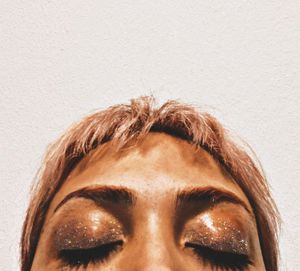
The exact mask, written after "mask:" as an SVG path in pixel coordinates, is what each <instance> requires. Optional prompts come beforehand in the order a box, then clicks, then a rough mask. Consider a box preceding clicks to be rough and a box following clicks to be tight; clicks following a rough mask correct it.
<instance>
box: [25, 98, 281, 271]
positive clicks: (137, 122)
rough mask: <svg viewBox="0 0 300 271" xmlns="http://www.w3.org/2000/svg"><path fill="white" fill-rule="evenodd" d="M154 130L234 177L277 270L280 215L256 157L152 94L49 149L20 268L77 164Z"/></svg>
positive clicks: (95, 119) (217, 128)
mask: <svg viewBox="0 0 300 271" xmlns="http://www.w3.org/2000/svg"><path fill="white" fill-rule="evenodd" d="M149 132H164V133H167V134H170V135H172V136H174V137H179V138H182V139H184V140H186V141H188V142H189V143H190V144H192V145H195V146H198V147H201V148H203V149H205V150H206V151H207V152H208V153H210V154H211V155H212V156H213V157H214V159H215V160H216V161H218V162H219V164H220V165H221V166H222V167H223V168H224V169H225V170H226V171H227V172H228V173H229V174H230V175H231V177H232V178H233V180H234V181H235V182H236V183H237V184H238V185H239V186H240V188H241V189H242V191H243V192H244V194H245V195H246V196H247V198H248V200H249V202H250V204H251V207H252V209H253V212H254V214H255V219H256V224H257V230H258V235H259V241H260V246H261V250H262V255H263V259H264V263H265V267H266V270H267V271H277V270H278V259H279V248H278V230H279V224H280V219H279V213H278V210H277V208H276V205H275V203H274V200H273V199H272V196H271V193H270V189H269V186H268V183H267V180H266V177H265V174H264V172H263V170H262V167H261V165H260V163H259V162H258V160H257V158H255V156H254V154H253V153H252V152H249V150H247V148H245V147H242V146H240V144H237V143H235V142H234V141H233V139H232V138H231V137H230V135H229V133H228V132H227V130H225V129H224V128H223V126H222V125H221V124H220V123H219V122H218V121H217V120H216V119H215V118H214V117H213V116H212V115H210V114H208V113H206V112H199V111H198V110H196V109H195V108H194V107H192V106H190V105H186V104H182V103H179V102H177V101H168V102H166V103H164V104H163V105H162V106H161V107H158V108H157V107H156V106H155V100H154V98H153V97H148V96H146V97H140V98H137V99H132V100H131V103H130V104H120V105H115V106H111V107H109V108H108V109H106V110H102V111H99V112H96V113H94V114H92V115H90V116H87V117H86V118H84V119H83V120H81V121H80V122H79V123H77V124H75V125H73V126H72V127H71V128H70V129H69V130H68V131H67V132H66V133H65V134H64V135H62V136H61V137H60V138H59V139H58V140H57V141H56V142H55V143H53V144H52V145H50V147H49V148H48V150H47V152H46V155H45V158H44V162H43V164H42V166H41V168H40V170H39V172H38V174H37V177H36V183H35V185H34V186H33V188H32V192H31V199H30V203H29V207H28V209H27V213H26V218H25V221H24V225H23V232H22V238H21V270H22V271H29V270H30V269H31V266H32V262H33V258H34V255H35V251H36V248H37V244H38V241H39V238H40V234H41V230H42V227H43V224H44V220H45V217H46V213H47V210H48V208H49V205H50V203H51V201H52V199H53V197H54V196H55V194H56V193H57V191H58V190H59V189H60V187H61V186H62V184H63V183H64V181H65V180H66V178H67V176H68V175H69V173H70V172H71V171H72V169H73V168H74V167H75V166H76V165H77V164H78V162H79V161H80V160H81V159H82V158H83V157H84V156H86V155H87V154H88V153H89V152H90V151H91V150H93V149H95V148H97V146H99V145H101V144H103V143H105V142H108V141H111V142H112V146H113V147H112V151H113V149H114V150H115V151H119V150H120V149H122V148H124V147H126V144H128V143H129V142H138V141H139V140H141V139H143V138H144V137H145V136H146V135H147V134H148V133H149Z"/></svg>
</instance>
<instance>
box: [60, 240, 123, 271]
mask: <svg viewBox="0 0 300 271" xmlns="http://www.w3.org/2000/svg"><path fill="white" fill-rule="evenodd" d="M122 245H123V241H122V240H117V241H114V242H110V243H107V244H103V245H101V246H97V247H93V248H87V249H85V248H83V249H82V248H80V249H77V248H75V249H63V250H61V251H60V252H59V258H60V259H61V260H62V261H63V263H64V266H68V267H71V268H72V267H76V268H78V267H81V266H83V267H87V266H88V265H89V264H90V263H94V264H95V263H98V262H104V261H105V260H107V259H108V258H109V257H110V256H111V255H112V254H113V253H114V252H116V251H118V250H119V249H121V247H122Z"/></svg>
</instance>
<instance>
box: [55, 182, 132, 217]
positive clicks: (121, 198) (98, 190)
mask: <svg viewBox="0 0 300 271" xmlns="http://www.w3.org/2000/svg"><path fill="white" fill-rule="evenodd" d="M74 198H86V199H91V200H92V201H94V202H95V203H97V204H100V205H101V204H105V203H106V204H107V203H110V204H119V205H123V206H124V207H128V208H129V207H132V206H133V205H134V204H135V201H136V196H135V195H134V193H133V192H132V191H130V190H129V189H127V188H124V187H115V186H88V187H84V188H81V189H79V190H76V191H74V192H71V193H70V194H68V195H67V196H65V197H64V199H63V200H62V201H61V202H60V203H59V204H58V205H57V206H56V207H55V209H54V213H55V212H56V211H57V210H58V209H59V208H61V207H62V206H63V205H64V204H66V203H67V202H68V201H69V200H71V199H74Z"/></svg>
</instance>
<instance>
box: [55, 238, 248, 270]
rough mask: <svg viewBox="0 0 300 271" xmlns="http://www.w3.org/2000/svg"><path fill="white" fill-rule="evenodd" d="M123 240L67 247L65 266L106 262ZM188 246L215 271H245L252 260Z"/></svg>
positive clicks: (238, 255)
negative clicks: (96, 245) (90, 245)
mask: <svg viewBox="0 0 300 271" xmlns="http://www.w3.org/2000/svg"><path fill="white" fill-rule="evenodd" d="M122 245H123V241H122V240H117V241H114V242H111V243H107V244H104V245H101V246H99V247H94V248H89V249H66V250H61V251H60V252H59V257H60V258H61V259H62V261H63V262H64V266H66V267H69V268H71V269H73V268H74V269H78V268H80V267H84V268H86V267H87V266H88V265H89V264H90V263H94V264H95V263H98V262H104V261H105V260H107V259H108V258H109V257H110V256H111V255H112V254H113V253H114V252H116V251H118V250H119V249H121V247H122ZM185 247H186V248H191V249H192V250H193V251H194V253H196V255H197V256H198V257H201V258H202V259H203V260H204V264H209V265H211V267H212V268H213V270H215V271H245V270H246V268H247V267H249V266H250V265H251V264H252V262H251V260H250V259H249V256H247V255H243V254H236V253H230V252H222V251H217V250H213V249H211V248H208V247H205V246H200V245H197V244H194V243H189V242H187V243H186V244H185Z"/></svg>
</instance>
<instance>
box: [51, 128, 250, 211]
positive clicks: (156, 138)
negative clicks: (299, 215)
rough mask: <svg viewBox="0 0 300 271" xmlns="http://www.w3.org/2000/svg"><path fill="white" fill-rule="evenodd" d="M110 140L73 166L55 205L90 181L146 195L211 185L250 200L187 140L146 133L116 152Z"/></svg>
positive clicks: (167, 193)
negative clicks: (138, 140)
mask: <svg viewBox="0 0 300 271" xmlns="http://www.w3.org/2000/svg"><path fill="white" fill-rule="evenodd" d="M111 144H112V143H111V142H108V143H106V144H104V145H101V146H99V147H98V148H97V149H95V150H94V151H92V152H91V153H89V154H88V155H87V156H86V157H85V158H84V159H83V160H82V161H81V162H80V163H79V164H78V165H77V166H76V168H75V169H74V170H73V171H72V173H71V174H70V175H69V177H68V178H67V180H66V181H65V183H64V184H63V186H62V187H61V189H60V190H59V191H58V193H57V194H56V196H55V198H54V200H53V203H54V205H55V203H58V202H59V201H60V200H61V199H62V198H63V197H64V196H66V195H67V194H69V193H71V192H73V191H75V190H78V189H80V188H83V187H86V186H89V185H113V186H123V187H126V188H128V189H131V190H133V191H135V192H137V193H140V194H142V195H143V197H145V198H147V197H149V198H150V197H153V196H155V197H158V195H163V196H164V197H168V195H170V196H171V195H172V194H174V192H176V191H177V190H179V189H185V188H194V187H197V188H199V187H200V188H201V187H207V186H210V187H214V188H219V189H226V190H228V191H231V192H233V193H235V194H236V195H237V196H239V197H240V198H241V199H242V200H244V201H245V202H246V203H247V204H249V203H248V200H247V198H246V196H245V195H244V193H243V192H242V191H241V189H240V187H239V186H238V185H237V184H236V183H235V182H234V181H233V180H232V179H231V178H230V176H229V175H228V174H226V172H225V171H224V170H223V169H222V168H221V167H220V165H219V164H218V163H217V162H216V161H215V160H214V159H213V157H212V156H211V155H210V154H208V153H207V152H206V151H205V150H203V149H201V148H197V147H195V146H192V145H191V144H189V143H188V142H187V141H185V140H182V139H179V138H175V137H173V136H170V135H167V134H165V133H149V134H148V135H147V136H146V137H145V138H144V139H143V140H141V141H140V142H139V143H138V144H135V145H131V146H129V147H128V148H125V149H124V150H121V151H118V152H115V151H113V148H112V145H111ZM152 199H153V198H152ZM249 205H250V204H249ZM249 207H250V206H249Z"/></svg>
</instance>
